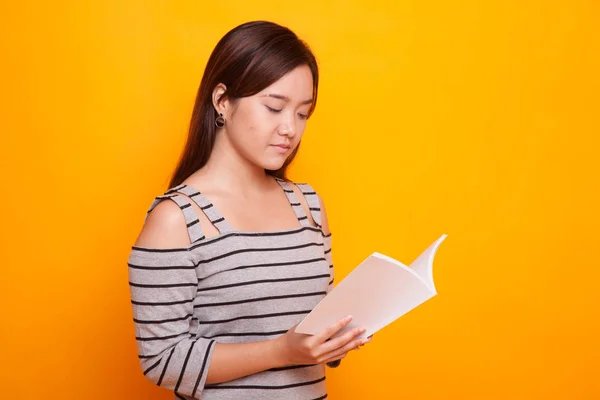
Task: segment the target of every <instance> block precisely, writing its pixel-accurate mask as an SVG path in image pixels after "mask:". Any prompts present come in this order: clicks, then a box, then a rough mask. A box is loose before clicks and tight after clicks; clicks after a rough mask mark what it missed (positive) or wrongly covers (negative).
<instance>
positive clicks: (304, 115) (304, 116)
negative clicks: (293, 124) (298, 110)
mask: <svg viewBox="0 0 600 400" xmlns="http://www.w3.org/2000/svg"><path fill="white" fill-rule="evenodd" d="M298 116H299V117H300V118H301V119H308V115H306V114H298Z"/></svg>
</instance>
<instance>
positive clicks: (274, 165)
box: [261, 158, 286, 171]
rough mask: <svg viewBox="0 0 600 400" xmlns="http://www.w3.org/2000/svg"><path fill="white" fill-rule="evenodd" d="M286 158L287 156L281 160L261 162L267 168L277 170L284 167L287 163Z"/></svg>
mask: <svg viewBox="0 0 600 400" xmlns="http://www.w3.org/2000/svg"><path fill="white" fill-rule="evenodd" d="M285 160H286V158H283V159H281V160H268V161H265V162H263V163H261V167H263V168H264V169H267V170H271V171H277V170H278V169H279V168H281V167H283V164H285Z"/></svg>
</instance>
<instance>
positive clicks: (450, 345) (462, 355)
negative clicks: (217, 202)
mask: <svg viewBox="0 0 600 400" xmlns="http://www.w3.org/2000/svg"><path fill="white" fill-rule="evenodd" d="M599 4H600V3H598V2H597V1H594V0H587V1H585V0H578V1H576V0H570V1H566V0H565V1H464V0H461V1H400V2H391V1H390V2H382V1H374V0H372V1H368V2H367V1H354V2H345V1H331V2H326V1H324V2H321V1H302V2H281V3H277V2H272V1H252V2H245V1H228V2H215V1H211V2H199V1H185V2H181V1H152V2H151V1H116V0H105V1H96V2H86V1H83V2H82V1H67V0H63V1H57V2H42V1H37V2H10V3H7V4H4V5H3V11H2V13H0V14H1V16H0V22H1V23H0V33H1V34H2V40H1V48H0V50H1V57H2V62H1V63H0V69H1V79H2V82H1V84H2V105H1V106H2V109H1V110H2V111H1V112H2V118H1V119H0V124H1V126H0V129H1V132H2V142H1V143H2V144H1V147H0V163H1V164H0V166H1V168H2V185H1V187H2V189H1V190H2V196H1V198H2V204H1V210H2V216H1V218H2V229H1V232H2V238H1V239H2V240H1V243H2V249H1V250H2V253H1V263H2V264H1V265H2V278H1V279H0V304H1V307H2V318H1V324H2V326H1V333H0V341H1V342H0V343H1V344H2V352H1V354H2V355H1V356H0V359H1V360H2V362H0V368H1V369H2V370H1V371H0V397H2V398H6V399H107V398H110V399H150V398H152V399H170V398H171V396H172V395H171V394H170V393H169V392H167V391H165V390H163V389H160V388H157V387H155V386H153V385H151V384H150V383H149V382H148V381H146V380H145V378H144V377H143V376H142V374H141V370H140V367H139V366H138V360H137V356H136V348H135V340H134V337H135V333H134V329H133V322H132V315H131V309H130V304H129V289H128V284H127V269H126V258H127V255H128V251H129V249H130V246H131V244H132V243H133V241H134V240H135V237H136V236H137V233H138V232H139V229H140V228H141V224H142V222H143V217H144V215H145V212H146V209H147V207H148V206H149V205H150V202H151V200H152V198H153V197H154V196H156V195H158V194H161V193H162V192H163V191H164V190H165V189H166V186H167V180H168V177H169V174H170V173H171V171H172V170H173V168H174V166H175V162H176V160H177V158H178V156H179V153H180V151H181V149H182V146H183V143H184V139H185V135H186V128H187V125H188V121H189V116H190V112H191V107H192V104H193V100H194V96H195V93H196V90H197V85H198V83H199V81H200V78H201V75H202V72H203V69H204V65H205V63H206V60H207V59H208V56H209V54H210V52H211V50H212V49H213V47H214V45H215V44H216V42H217V41H218V40H219V39H220V38H221V37H222V36H223V35H224V34H225V33H226V32H227V31H228V30H229V29H231V28H232V27H234V26H236V25H238V24H239V23H242V22H246V21H249V20H254V19H267V20H272V21H275V22H278V23H281V24H284V25H287V26H289V27H290V28H292V29H293V30H294V31H295V32H297V33H298V34H299V35H300V36H301V37H302V38H304V39H305V40H306V41H308V43H309V44H310V45H311V46H312V48H313V50H314V51H315V53H316V55H317V57H318V59H319V62H320V68H321V85H320V97H319V101H318V106H317V109H316V113H315V115H314V118H313V119H311V121H310V122H309V125H308V130H307V132H306V136H305V138H304V141H303V146H302V149H301V152H300V157H299V158H298V160H297V162H296V163H295V165H294V167H293V168H292V170H291V175H290V176H291V177H292V178H294V179H296V180H300V181H308V182H310V183H311V184H312V185H313V186H314V187H315V188H316V189H317V190H318V191H319V192H320V193H321V195H322V196H323V198H324V200H325V203H326V206H327V209H328V213H329V218H330V224H331V228H332V231H333V233H334V253H333V257H334V262H335V265H336V269H337V276H338V280H339V279H341V278H343V277H344V276H345V275H346V274H347V273H348V272H349V271H351V270H352V268H353V267H354V266H356V264H357V263H358V262H359V261H361V260H362V259H363V258H364V257H366V256H367V255H368V254H370V253H371V252H372V251H379V252H382V253H386V254H389V255H391V256H393V257H397V258H399V259H400V260H402V261H404V262H406V263H408V262H410V261H412V260H413V259H414V258H415V257H416V256H417V255H418V254H420V252H421V251H422V250H424V249H425V247H427V246H428V245H429V244H430V243H431V242H432V241H433V240H435V239H436V238H437V237H439V235H441V234H442V233H447V234H448V235H449V236H448V238H447V239H446V241H445V242H444V243H443V244H442V246H441V247H440V250H439V252H438V255H437V256H436V261H435V268H434V275H435V281H436V285H437V288H438V292H439V294H438V296H437V297H435V298H433V299H432V300H431V301H429V302H427V303H425V304H423V305H422V306H420V307H418V308H417V309H416V310H414V311H412V312H410V313H409V314H407V315H406V316H404V317H403V318H401V319H400V320H398V321H396V322H395V323H393V324H392V325H390V326H388V327H387V328H385V329H384V330H382V331H381V332H379V333H378V334H377V335H376V336H375V340H374V342H373V343H371V344H370V345H368V346H365V347H364V348H363V349H362V350H361V351H360V352H358V353H356V352H355V353H352V354H351V355H350V356H349V357H348V358H347V359H346V360H345V361H344V363H343V366H342V367H341V368H339V369H337V370H330V373H329V378H328V385H329V389H330V398H331V399H348V398H357V399H359V398H360V399H396V398H398V399H508V398H512V399H593V398H600V383H599V380H598V372H599V371H600V361H599V359H600V348H599V347H600V344H599V340H598V338H599V337H600V322H599V320H600V312H599V305H600V295H599V294H598V293H599V289H598V288H597V286H598V280H599V278H600V263H599V261H598V250H599V248H600V246H599V239H598V224H599V222H600V216H599V214H600V213H599V212H598V204H599V203H600V196H599V194H598V188H599V184H598V181H599V179H598V173H599V172H600V167H599V162H598V152H599V144H600V141H599V139H598V134H599V133H600V129H599V128H600V122H599V119H598V114H599V110H600V96H599V93H600V92H599V91H600V78H599V76H600V75H599V71H600V56H599V54H600V28H599V21H600V6H599Z"/></svg>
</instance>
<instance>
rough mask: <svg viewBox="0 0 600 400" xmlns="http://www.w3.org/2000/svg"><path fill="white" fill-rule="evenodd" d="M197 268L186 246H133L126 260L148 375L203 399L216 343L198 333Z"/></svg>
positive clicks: (141, 353) (141, 356)
mask: <svg viewBox="0 0 600 400" xmlns="http://www.w3.org/2000/svg"><path fill="white" fill-rule="evenodd" d="M195 268H196V267H195V265H194V261H193V259H192V258H191V257H190V254H189V252H188V251H187V250H186V249H173V250H162V249H161V250H158V249H154V250H152V249H141V248H137V247H134V248H132V251H131V253H130V256H129V260H128V272H129V287H130V293H131V304H132V308H133V317H134V326H135V333H136V341H137V348H138V353H139V360H140V365H141V367H142V370H143V373H144V375H145V376H146V378H148V379H149V380H150V381H151V382H153V383H154V384H156V385H158V386H160V387H163V388H166V389H170V390H173V391H174V392H175V393H178V394H180V395H184V396H189V397H192V398H196V399H199V398H200V394H201V392H202V390H203V388H204V383H205V381H206V377H207V375H208V367H209V363H210V358H211V355H212V351H213V349H214V344H215V343H214V341H213V340H209V339H204V338H197V337H196V330H197V323H196V324H193V322H194V321H195V320H194V319H193V311H194V305H193V300H194V297H195V296H196V292H197V289H198V277H197V275H196V270H195Z"/></svg>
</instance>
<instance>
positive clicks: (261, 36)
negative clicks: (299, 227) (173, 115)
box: [169, 21, 319, 187]
mask: <svg viewBox="0 0 600 400" xmlns="http://www.w3.org/2000/svg"><path fill="white" fill-rule="evenodd" d="M300 65H308V67H309V68H310V70H311V72H312V77H313V98H312V100H313V102H312V105H311V107H310V110H309V112H308V115H309V116H310V115H311V114H312V113H313V111H314V109H315V106H316V104H317V89H318V85H319V71H318V67H317V61H316V59H315V56H314V55H313V53H312V51H311V50H310V48H309V47H308V45H307V44H306V43H305V42H304V41H302V40H301V39H299V38H298V36H296V34H295V33H294V32H292V31H291V30H290V29H288V28H286V27H284V26H281V25H278V24H275V23H273V22H268V21H253V22H248V23H245V24H242V25H239V26H237V27H235V28H233V29H232V30H231V31H229V32H228V33H227V34H226V35H225V36H223V38H222V39H221V40H220V41H219V43H217V45H216V47H215V48H214V50H213V52H212V54H211V55H210V58H209V59H208V63H207V64H206V68H205V70H204V75H203V76H202V81H201V82H200V87H199V89H198V93H197V95H196V102H195V104H194V109H193V112H192V118H191V121H190V127H189V132H188V137H187V142H186V144H185V148H184V150H183V153H182V155H181V158H180V160H179V163H178V164H177V168H176V169H175V171H174V173H173V175H172V178H171V181H170V183H169V185H170V187H174V186H177V185H179V184H181V183H182V182H183V181H184V180H185V179H186V178H187V177H188V176H190V175H191V174H192V173H193V172H195V171H196V170H198V169H200V168H202V167H203V166H204V165H205V164H206V162H207V161H208V159H209V157H210V154H211V152H212V150H213V147H214V144H215V136H216V126H215V119H216V118H217V116H218V115H217V112H216V110H215V108H214V106H213V102H212V92H213V90H214V88H215V86H217V85H218V84H219V83H222V84H224V85H225V86H226V88H227V89H226V91H225V93H224V94H223V96H225V97H226V98H228V99H229V100H231V101H234V102H235V100H236V99H239V98H241V97H247V96H252V95H255V94H256V93H258V92H260V91H261V90H264V89H265V88H266V87H268V86H270V85H271V84H273V83H275V82H276V81H277V80H279V79H280V78H281V77H282V76H284V75H285V74H287V73H288V72H290V71H292V70H293V69H294V68H296V67H298V66H300ZM298 148H299V145H298V147H296V149H294V151H293V152H292V154H290V156H289V157H288V159H287V160H286V161H285V163H284V164H283V166H282V167H281V168H280V169H278V170H266V172H267V173H268V174H269V175H272V176H276V177H278V178H282V179H285V171H286V168H287V167H288V166H289V165H290V163H291V162H292V161H293V159H294V157H295V156H296V153H297V152H298Z"/></svg>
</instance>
